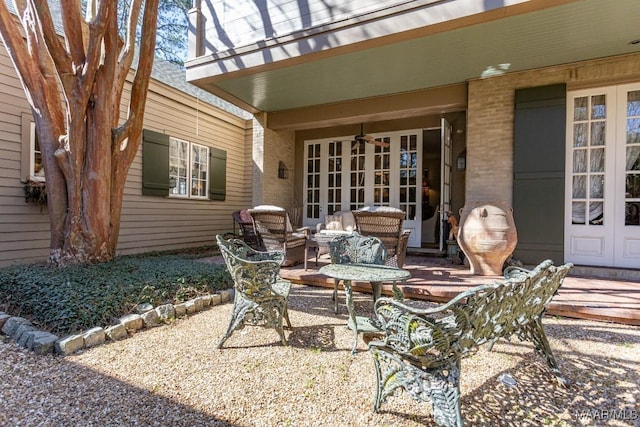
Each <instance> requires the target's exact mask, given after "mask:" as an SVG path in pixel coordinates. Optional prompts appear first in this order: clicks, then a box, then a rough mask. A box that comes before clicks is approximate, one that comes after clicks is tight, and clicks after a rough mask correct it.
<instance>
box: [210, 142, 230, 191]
mask: <svg viewBox="0 0 640 427" xmlns="http://www.w3.org/2000/svg"><path fill="white" fill-rule="evenodd" d="M226 193H227V152H226V151H224V150H220V149H218V148H213V147H211V148H209V199H211V200H224V199H225V196H226Z"/></svg>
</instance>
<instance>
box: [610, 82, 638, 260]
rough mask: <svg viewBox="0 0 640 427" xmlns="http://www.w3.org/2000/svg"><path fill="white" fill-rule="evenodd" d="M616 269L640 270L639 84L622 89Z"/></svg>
mask: <svg viewBox="0 0 640 427" xmlns="http://www.w3.org/2000/svg"><path fill="white" fill-rule="evenodd" d="M617 101H618V105H617V111H618V112H619V113H618V124H617V126H616V129H618V131H619V132H621V134H622V135H621V136H619V137H618V138H617V140H618V144H617V147H616V148H617V149H616V170H618V172H617V173H616V177H615V180H616V181H615V195H616V205H615V208H614V209H615V212H614V214H615V219H616V220H615V222H614V224H615V225H614V227H615V230H614V236H615V237H614V248H613V252H614V254H615V258H614V266H616V267H627V268H640V83H635V84H629V85H623V86H619V87H618V90H617Z"/></svg>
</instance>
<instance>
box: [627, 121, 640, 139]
mask: <svg viewBox="0 0 640 427" xmlns="http://www.w3.org/2000/svg"><path fill="white" fill-rule="evenodd" d="M638 143H640V119H627V144H638Z"/></svg>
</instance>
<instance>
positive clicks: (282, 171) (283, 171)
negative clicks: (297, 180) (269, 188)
mask: <svg viewBox="0 0 640 427" xmlns="http://www.w3.org/2000/svg"><path fill="white" fill-rule="evenodd" d="M278 178H280V179H287V178H289V169H287V166H286V165H285V164H284V162H283V161H282V160H280V161H279V162H278Z"/></svg>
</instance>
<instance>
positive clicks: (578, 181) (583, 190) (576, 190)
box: [573, 175, 587, 199]
mask: <svg viewBox="0 0 640 427" xmlns="http://www.w3.org/2000/svg"><path fill="white" fill-rule="evenodd" d="M586 197H587V177H586V176H585V175H578V176H574V177H573V198H574V199H584V198H586Z"/></svg>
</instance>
